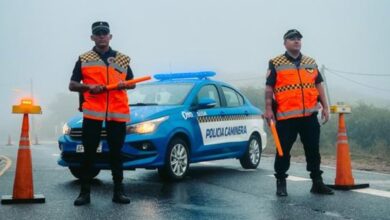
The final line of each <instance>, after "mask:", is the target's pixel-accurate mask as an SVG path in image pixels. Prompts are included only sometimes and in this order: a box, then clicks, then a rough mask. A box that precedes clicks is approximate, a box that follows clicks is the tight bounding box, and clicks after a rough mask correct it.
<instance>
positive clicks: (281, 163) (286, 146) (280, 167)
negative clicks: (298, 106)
mask: <svg viewBox="0 0 390 220" xmlns="http://www.w3.org/2000/svg"><path fill="white" fill-rule="evenodd" d="M293 120H295V119H287V120H282V121H278V122H277V123H276V130H277V132H278V135H279V139H280V145H281V146H282V150H283V157H280V156H279V155H278V154H277V153H276V155H275V163H274V169H275V177H276V178H277V179H282V178H283V179H284V178H287V176H288V175H287V174H286V172H287V170H288V169H289V168H290V158H291V156H290V151H291V148H292V146H293V144H294V142H295V140H296V139H297V135H298V133H297V130H296V128H295V123H294V121H293Z"/></svg>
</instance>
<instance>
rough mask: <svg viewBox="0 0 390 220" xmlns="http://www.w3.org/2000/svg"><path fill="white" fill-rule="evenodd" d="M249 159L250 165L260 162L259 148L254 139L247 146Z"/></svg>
mask: <svg viewBox="0 0 390 220" xmlns="http://www.w3.org/2000/svg"><path fill="white" fill-rule="evenodd" d="M249 158H250V160H251V163H252V164H257V163H258V162H259V160H260V146H259V143H258V142H257V141H256V140H255V139H252V140H251V142H250V144H249Z"/></svg>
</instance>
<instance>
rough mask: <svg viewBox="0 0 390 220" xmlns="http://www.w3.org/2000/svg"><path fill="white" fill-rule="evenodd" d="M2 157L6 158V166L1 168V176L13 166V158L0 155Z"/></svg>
mask: <svg viewBox="0 0 390 220" xmlns="http://www.w3.org/2000/svg"><path fill="white" fill-rule="evenodd" d="M0 157H1V158H2V159H3V160H5V167H4V168H3V169H2V170H0V176H2V175H3V174H4V172H5V171H6V170H8V168H10V167H11V164H12V160H11V159H9V158H8V157H6V156H1V155H0Z"/></svg>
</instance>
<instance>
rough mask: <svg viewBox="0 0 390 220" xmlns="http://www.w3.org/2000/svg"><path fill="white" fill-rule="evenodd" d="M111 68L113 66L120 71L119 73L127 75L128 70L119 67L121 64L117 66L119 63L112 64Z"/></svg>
mask: <svg viewBox="0 0 390 220" xmlns="http://www.w3.org/2000/svg"><path fill="white" fill-rule="evenodd" d="M110 66H112V67H113V68H115V69H116V70H119V72H121V73H125V72H126V69H125V68H123V67H121V66H119V64H117V63H111V64H110Z"/></svg>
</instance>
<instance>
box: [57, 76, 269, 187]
mask: <svg viewBox="0 0 390 220" xmlns="http://www.w3.org/2000/svg"><path fill="white" fill-rule="evenodd" d="M214 75H215V73H214V72H195V73H173V74H157V75H155V76H154V78H155V79H156V81H154V82H150V83H143V84H139V85H137V87H136V89H134V90H129V91H128V96H129V103H130V111H131V113H130V114H131V122H129V123H128V124H127V128H126V129H127V134H126V139H125V144H124V145H123V148H122V158H123V168H124V169H125V170H133V169H136V168H146V169H158V173H159V174H160V176H161V177H162V178H163V179H167V180H180V179H182V178H183V177H184V176H185V175H186V174H187V172H188V169H189V165H190V163H196V162H201V161H210V160H218V159H226V158H237V159H239V161H240V163H241V166H242V167H243V168H245V169H256V168H257V166H258V165H259V162H260V157H261V153H262V150H263V149H264V148H265V147H266V134H265V132H264V129H263V128H264V121H263V117H262V112H261V111H260V110H259V109H258V108H256V107H254V106H253V105H252V104H251V103H250V102H249V100H248V99H247V98H245V96H244V95H242V94H241V93H240V92H239V91H238V90H237V89H235V88H234V87H232V86H230V85H228V84H226V83H223V82H219V81H215V80H212V79H210V77H212V76H214ZM81 125H82V117H81V115H79V116H77V117H74V118H72V119H71V120H69V122H67V123H66V124H65V125H64V127H63V135H62V136H61V137H60V138H59V140H58V142H59V148H60V150H61V156H60V159H59V160H58V164H59V165H61V166H65V167H69V169H70V171H71V173H72V174H73V175H74V176H75V177H76V178H79V177H80V168H79V166H80V159H81V153H83V152H84V147H83V145H82V142H81V136H82V130H81ZM103 126H104V125H103ZM108 151H109V148H108V145H107V142H106V132H105V130H104V128H103V131H102V133H101V142H100V145H99V147H98V149H97V160H96V163H95V168H94V173H93V176H96V175H98V173H99V171H100V170H101V169H109V168H110V167H109V159H108V158H109V157H108Z"/></svg>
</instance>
